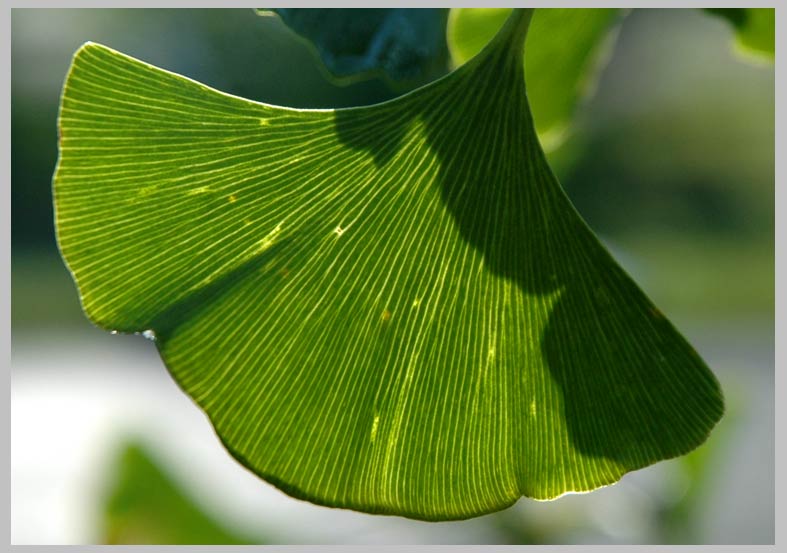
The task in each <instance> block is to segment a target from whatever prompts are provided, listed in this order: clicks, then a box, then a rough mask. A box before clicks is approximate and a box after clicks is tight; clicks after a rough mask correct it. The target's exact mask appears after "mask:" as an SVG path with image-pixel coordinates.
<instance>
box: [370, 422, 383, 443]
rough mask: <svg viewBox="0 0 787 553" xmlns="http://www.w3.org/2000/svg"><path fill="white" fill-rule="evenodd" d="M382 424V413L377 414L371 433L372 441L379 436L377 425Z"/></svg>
mask: <svg viewBox="0 0 787 553" xmlns="http://www.w3.org/2000/svg"><path fill="white" fill-rule="evenodd" d="M378 426H380V415H375V416H374V420H373V421H372V432H371V434H370V436H369V437H370V438H371V440H372V442H374V439H375V438H376V437H377V427H378Z"/></svg>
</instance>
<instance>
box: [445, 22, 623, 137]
mask: <svg viewBox="0 0 787 553" xmlns="http://www.w3.org/2000/svg"><path fill="white" fill-rule="evenodd" d="M510 13H511V8H454V9H452V10H451V13H450V15H449V18H448V30H447V32H446V35H447V39H448V48H449V50H450V52H451V57H452V58H453V60H454V64H455V65H457V66H458V65H461V64H463V63H466V62H467V60H469V59H471V58H472V57H473V56H475V55H476V54H478V53H479V52H480V51H481V49H482V48H483V47H484V46H485V45H486V44H487V43H488V42H489V41H490V40H491V39H492V37H493V36H495V34H496V33H497V32H498V31H499V30H500V28H501V27H502V25H503V22H504V21H505V20H506V18H507V17H508V15H509V14H510ZM623 15H624V10H621V9H607V8H604V9H602V8H592V9H577V8H539V9H537V10H536V11H535V13H534V15H533V22H532V24H531V25H530V30H529V31H528V34H527V41H526V44H525V80H526V82H527V95H528V98H529V101H530V109H531V110H532V113H533V119H534V120H535V124H536V131H537V132H538V135H539V138H540V140H541V145H542V147H543V148H544V149H545V150H547V151H550V150H553V149H554V148H556V147H557V146H559V145H560V144H561V143H562V142H563V139H564V138H565V135H566V130H567V129H568V127H569V125H570V123H571V120H572V119H573V116H574V112H575V111H576V109H577V106H578V105H579V104H580V103H581V102H582V100H584V99H586V98H587V97H588V96H589V95H590V94H591V93H592V92H593V90H594V88H595V84H596V79H597V77H598V75H599V73H600V69H601V68H602V67H603V66H604V65H606V61H607V59H608V58H609V53H610V52H611V51H612V45H613V44H614V40H615V38H616V37H617V28H618V26H619V25H618V24H619V23H620V22H621V21H622V18H623Z"/></svg>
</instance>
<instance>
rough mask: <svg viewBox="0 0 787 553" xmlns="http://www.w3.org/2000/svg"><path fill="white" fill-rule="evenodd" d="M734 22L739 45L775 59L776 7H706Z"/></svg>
mask: <svg viewBox="0 0 787 553" xmlns="http://www.w3.org/2000/svg"><path fill="white" fill-rule="evenodd" d="M705 11H707V12H708V13H712V14H714V15H717V16H720V17H722V18H724V19H726V20H727V21H729V22H730V24H732V26H733V27H735V31H736V43H737V46H738V47H739V48H740V49H741V50H742V51H743V52H744V53H747V54H753V55H756V56H760V57H765V58H769V59H773V57H774V55H775V46H776V10H775V9H774V8H705Z"/></svg>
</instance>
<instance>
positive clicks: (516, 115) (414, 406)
mask: <svg viewBox="0 0 787 553" xmlns="http://www.w3.org/2000/svg"><path fill="white" fill-rule="evenodd" d="M530 14H531V11H530V10H523V11H521V12H517V13H516V14H515V15H513V16H512V18H511V19H509V20H508V22H507V23H506V25H505V26H504V28H503V30H502V31H501V32H500V34H499V35H497V37H496V38H495V39H494V40H493V41H492V43H491V44H490V45H489V46H487V48H486V49H484V51H483V52H482V53H481V54H479V55H477V56H476V57H474V58H473V59H472V60H470V61H469V62H468V63H466V64H465V65H463V66H462V67H460V68H459V69H458V70H456V71H454V72H452V73H451V74H449V75H448V76H446V77H445V78H442V79H439V80H437V81H435V82H433V83H430V84H429V85H427V86H424V87H421V88H419V89H417V90H415V91H413V92H411V93H409V94H406V95H403V96H400V97H399V98H396V99H394V100H392V101H389V102H385V103H382V104H377V105H374V106H368V107H360V108H352V109H340V110H295V109H289V108H284V107H277V106H271V105H267V104H261V103H256V102H251V101H247V100H243V99H241V98H238V97H234V96H229V95H226V94H222V93H220V92H218V91H216V90H212V89H210V88H208V87H206V86H204V85H201V84H199V83H196V82H194V81H191V80H189V79H186V78H184V77H181V76H178V75H174V74H172V73H168V72H166V71H163V70H161V69H158V68H155V67H152V66H150V65H148V64H146V63H143V62H140V61H138V60H135V59H132V58H129V57H127V56H125V55H123V54H120V53H118V52H116V51H114V50H111V49H109V48H106V47H104V46H100V45H97V44H87V45H85V46H83V47H82V48H81V49H80V50H79V51H78V52H77V54H76V56H75V58H74V61H73V64H72V67H71V70H70V72H69V75H68V79H67V81H66V84H65V88H64V91H63V99H62V105H61V112H60V132H61V142H60V160H59V164H58V168H57V172H56V175H55V181H54V194H55V206H56V219H57V221H56V222H57V229H58V240H59V245H60V248H61V251H62V253H63V256H64V258H65V260H66V262H67V264H68V266H69V267H70V269H71V271H72V273H73V274H74V277H75V280H76V282H77V284H78V287H79V290H80V295H81V300H82V304H83V307H84V309H85V312H86V313H87V315H88V316H89V317H90V319H91V320H92V321H93V322H95V323H96V324H97V325H99V326H102V327H104V328H107V329H113V330H118V331H123V332H143V331H144V332H147V333H148V335H150V336H155V341H156V346H157V347H158V349H159V352H160V354H161V356H162V359H163V360H164V362H165V363H166V365H167V367H168V369H169V370H170V372H171V373H172V375H173V376H174V378H175V379H176V380H177V382H178V383H179V384H180V386H181V387H182V388H183V390H184V391H186V392H187V393H188V394H189V395H190V396H191V397H192V398H193V399H194V400H195V401H196V402H197V403H198V404H199V405H200V406H201V407H202V409H204V410H205V412H206V413H207V414H208V416H209V417H210V420H211V421H212V423H213V425H214V427H215V429H216V432H217V433H218V435H219V437H220V438H221V440H222V441H223V443H224V444H225V445H226V447H227V448H228V449H229V451H230V452H231V453H232V454H233V455H234V456H235V457H236V458H237V459H238V460H239V461H240V462H242V463H243V464H244V465H245V466H247V467H248V468H249V469H251V470H252V471H254V472H255V473H256V474H258V475H260V476H261V477H262V478H264V479H266V480H268V481H269V482H271V483H273V484H275V485H276V486H278V487H280V488H281V489H283V490H285V491H286V492H288V493H290V494H292V495H294V496H296V497H301V498H304V499H308V500H310V501H313V502H316V503H319V504H324V505H330V506H336V507H348V508H352V509H357V510H362V511H367V512H374V513H388V514H397V515H403V516H409V517H414V518H420V519H428V520H445V519H459V518H467V517H470V516H475V515H479V514H483V513H488V512H490V511H494V510H497V509H502V508H504V507H506V506H509V505H511V504H512V503H514V502H516V501H517V500H518V499H519V498H520V497H521V496H523V495H524V496H527V497H533V498H538V499H549V498H555V497H558V496H560V495H561V494H564V493H567V492H571V491H586V490H591V489H594V488H597V487H599V486H602V485H606V484H610V483H613V482H615V481H617V480H618V479H619V478H620V477H621V476H622V475H623V474H625V473H626V472H628V471H631V470H634V469H637V468H641V467H644V466H647V465H649V464H652V463H654V462H656V461H659V460H662V459H666V458H670V457H674V456H677V455H680V454H683V453H686V452H688V451H690V450H691V449H693V448H695V447H697V446H698V445H699V444H701V443H702V442H703V441H704V440H705V439H706V437H707V436H708V433H709V432H710V431H711V429H712V428H713V426H714V425H715V423H716V422H717V421H718V420H719V418H720V417H721V416H722V412H723V408H724V406H723V398H722V393H721V390H720V387H719V384H718V382H717V381H716V379H715V377H714V376H713V374H712V373H711V372H710V370H709V369H708V368H707V367H706V365H705V364H704V362H703V361H702V360H701V359H700V357H699V356H698V355H697V353H696V352H695V351H694V349H693V348H692V347H691V346H690V345H689V344H688V343H687V342H686V340H685V339H684V338H683V337H682V336H681V335H680V334H679V333H678V331H677V330H676V329H675V328H674V327H673V326H672V325H671V324H670V322H669V321H668V320H667V319H666V318H665V317H664V316H663V315H662V314H661V312H660V311H659V310H658V309H657V308H656V307H655V306H654V305H653V304H652V303H651V302H650V300H648V298H647V297H646V296H645V295H644V294H643V293H642V291H641V290H640V289H639V288H638V287H637V285H636V284H635V283H634V282H633V281H632V280H631V278H630V277H629V276H628V275H627V274H626V273H625V272H624V271H623V269H621V268H620V266H619V265H618V264H617V263H616V262H615V261H614V260H613V259H612V257H611V256H610V254H609V253H608V252H607V251H606V249H604V247H603V246H602V245H601V243H600V242H599V241H598V239H597V238H596V236H595V235H594V234H593V233H592V232H591V231H590V229H589V228H588V227H587V225H586V224H585V223H584V221H583V220H582V219H581V218H580V216H579V215H578V214H577V212H576V211H575V210H574V208H573V206H572V205H571V203H570V201H569V200H568V198H567V197H566V195H565V193H564V192H563V190H562V188H561V187H560V184H559V183H558V181H557V180H556V178H555V176H554V175H553V173H552V172H551V170H550V168H549V167H548V165H547V163H546V160H545V157H544V154H543V151H542V149H541V147H540V144H539V141H538V138H537V136H536V134H535V131H534V126H533V119H532V116H531V112H530V108H529V106H528V102H527V95H526V94H525V79H524V74H523V71H524V68H523V55H524V54H523V48H522V45H523V42H524V40H525V36H526V32H527V27H528V23H529V21H530Z"/></svg>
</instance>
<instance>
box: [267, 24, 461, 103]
mask: <svg viewBox="0 0 787 553" xmlns="http://www.w3.org/2000/svg"><path fill="white" fill-rule="evenodd" d="M257 12H258V13H260V14H266V13H270V12H273V13H276V14H277V15H278V16H280V17H281V18H282V21H284V23H285V24H286V25H287V26H289V27H290V28H291V29H292V30H293V31H294V32H295V33H297V34H298V35H300V36H302V37H303V38H304V39H306V40H308V41H309V42H310V43H311V44H312V45H313V46H314V48H315V49H316V50H317V53H318V54H319V57H320V59H321V60H322V63H323V64H324V65H325V67H326V68H327V69H328V73H329V74H330V75H331V77H333V78H334V79H336V80H338V81H339V82H350V81H353V80H358V79H362V78H364V77H371V76H382V77H385V78H387V80H388V82H389V84H391V85H393V86H394V87H395V88H408V87H412V85H413V84H416V85H417V84H424V83H426V82H429V81H430V80H433V79H435V78H437V77H439V76H442V75H443V74H444V73H445V72H446V69H447V66H448V58H449V55H448V48H447V46H446V43H445V24H446V20H447V18H448V10H447V9H446V8H420V9H412V8H410V9H408V8H377V9H360V10H359V9H352V8H346V9H342V8H271V9H269V10H266V9H261V10H257Z"/></svg>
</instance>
